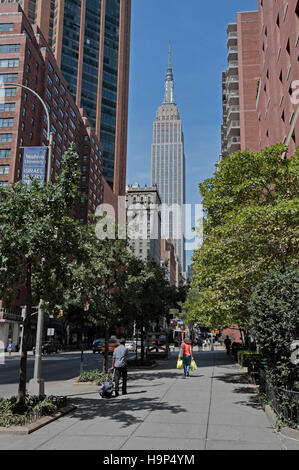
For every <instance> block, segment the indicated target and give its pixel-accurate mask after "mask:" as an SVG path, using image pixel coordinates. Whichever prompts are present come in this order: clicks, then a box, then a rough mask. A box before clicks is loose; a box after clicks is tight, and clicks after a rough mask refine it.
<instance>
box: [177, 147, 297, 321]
mask: <svg viewBox="0 0 299 470" xmlns="http://www.w3.org/2000/svg"><path fill="white" fill-rule="evenodd" d="M284 152H287V147H285V146H284V145H276V146H273V147H269V148H266V149H264V150H262V151H261V152H259V153H256V154H255V153H251V152H249V151H247V152H237V153H235V154H234V155H232V156H229V157H227V159H226V160H225V161H224V162H221V163H220V164H219V165H218V167H217V171H216V172H215V174H214V176H213V178H210V179H208V180H206V181H205V182H204V183H202V184H201V185H200V191H201V194H202V196H203V206H204V211H205V219H204V240H203V244H202V247H201V248H200V249H198V250H196V251H195V252H194V256H193V261H194V264H193V266H192V269H193V271H194V277H193V282H192V290H191V291H190V294H189V296H188V299H187V304H186V305H187V310H188V316H189V317H190V319H192V320H195V321H196V322H198V323H200V324H202V325H207V326H210V327H214V328H221V327H224V326H231V325H233V324H238V325H239V326H240V327H243V328H245V329H247V328H248V324H249V318H250V314H249V310H248V301H249V299H250V296H251V293H252V288H253V287H254V286H255V285H256V284H257V283H258V282H259V281H260V280H261V279H262V278H263V276H264V275H265V274H267V273H269V272H270V271H273V270H274V271H275V270H280V269H285V268H286V267H287V266H291V267H292V266H293V267H296V266H298V239H299V184H298V183H299V181H298V180H299V171H298V170H299V156H298V153H297V154H296V155H295V156H293V157H292V158H288V159H286V158H282V155H283V154H284Z"/></svg>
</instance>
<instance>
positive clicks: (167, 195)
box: [151, 50, 186, 272]
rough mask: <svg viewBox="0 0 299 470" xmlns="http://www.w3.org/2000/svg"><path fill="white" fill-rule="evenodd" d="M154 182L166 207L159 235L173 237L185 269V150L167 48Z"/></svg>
mask: <svg viewBox="0 0 299 470" xmlns="http://www.w3.org/2000/svg"><path fill="white" fill-rule="evenodd" d="M154 184H156V185H157V187H158V190H159V193H160V196H161V199H162V203H163V204H164V206H165V210H163V211H162V236H164V237H165V238H167V239H173V240H174V244H175V249H176V254H177V257H178V260H179V262H180V265H181V271H182V272H185V264H186V263H185V249H184V225H185V222H184V204H185V153H184V134H183V130H182V121H181V119H180V115H179V110H178V107H177V105H176V103H175V100H174V78H173V71H172V65H171V52H170V50H169V56H168V68H167V73H166V79H165V95H164V101H163V103H162V105H161V106H159V108H158V111H157V116H156V120H155V121H154V124H153V143H152V148H151V185H152V186H153V185H154Z"/></svg>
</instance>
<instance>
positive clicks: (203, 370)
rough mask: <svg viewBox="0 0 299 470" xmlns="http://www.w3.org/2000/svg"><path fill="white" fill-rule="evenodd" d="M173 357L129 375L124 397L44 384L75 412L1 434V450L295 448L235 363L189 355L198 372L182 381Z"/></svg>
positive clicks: (218, 354)
mask: <svg viewBox="0 0 299 470" xmlns="http://www.w3.org/2000/svg"><path fill="white" fill-rule="evenodd" d="M176 359H177V353H172V357H171V360H170V361H161V362H159V367H158V368H155V369H150V370H146V371H145V370H143V371H136V370H134V371H129V376H130V380H129V382H128V395H126V396H123V397H122V396H121V395H120V396H119V397H118V398H113V399H111V400H103V399H101V398H100V397H99V393H98V387H96V386H88V385H74V382H75V380H69V381H64V382H55V383H53V382H52V383H48V384H46V391H47V394H59V395H68V396H70V399H71V401H72V403H74V404H76V405H77V409H76V410H75V411H73V412H71V413H69V414H68V415H66V416H64V417H62V418H60V419H59V420H57V421H54V422H53V423H51V424H49V425H47V426H45V427H44V428H41V429H40V430H38V431H35V432H34V433H32V434H30V435H26V436H11V435H1V436H0V449H20V450H21V449H39V450H43V449H47V450H48V449H51V450H53V449H58V450H60V449H65V450H75V449H76V450H93V449H94V450H139V449H142V450H299V442H298V441H295V440H292V439H289V438H286V437H284V436H283V435H281V434H279V433H277V432H276V431H275V430H274V429H272V428H271V425H270V424H269V421H268V419H267V417H266V414H265V413H264V411H263V410H262V408H261V406H260V404H259V401H258V399H257V396H256V393H255V391H254V387H253V386H252V385H251V384H248V381H247V378H246V375H244V374H243V373H242V372H241V371H240V368H239V367H238V365H237V364H235V363H234V362H233V361H232V359H231V358H230V357H227V356H226V353H225V351H214V352H210V351H207V352H199V353H198V352H195V359H196V362H197V364H198V366H199V367H198V370H197V371H195V372H194V373H192V377H190V378H187V379H183V377H182V375H183V374H182V371H178V370H176V368H175V365H176Z"/></svg>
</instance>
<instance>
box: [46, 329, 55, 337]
mask: <svg viewBox="0 0 299 470" xmlns="http://www.w3.org/2000/svg"><path fill="white" fill-rule="evenodd" d="M54 334H55V329H54V328H48V329H47V336H54Z"/></svg>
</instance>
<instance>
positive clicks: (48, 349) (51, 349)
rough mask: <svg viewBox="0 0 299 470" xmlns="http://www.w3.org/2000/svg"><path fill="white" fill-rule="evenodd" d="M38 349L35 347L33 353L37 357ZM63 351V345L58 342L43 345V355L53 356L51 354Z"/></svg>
mask: <svg viewBox="0 0 299 470" xmlns="http://www.w3.org/2000/svg"><path fill="white" fill-rule="evenodd" d="M35 349H36V347H35V346H33V348H32V352H33V354H34V355H35ZM60 350H61V345H60V344H59V343H57V342H50V341H49V342H48V343H44V344H43V345H42V354H51V353H56V354H57V353H58V352H59V351H60Z"/></svg>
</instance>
